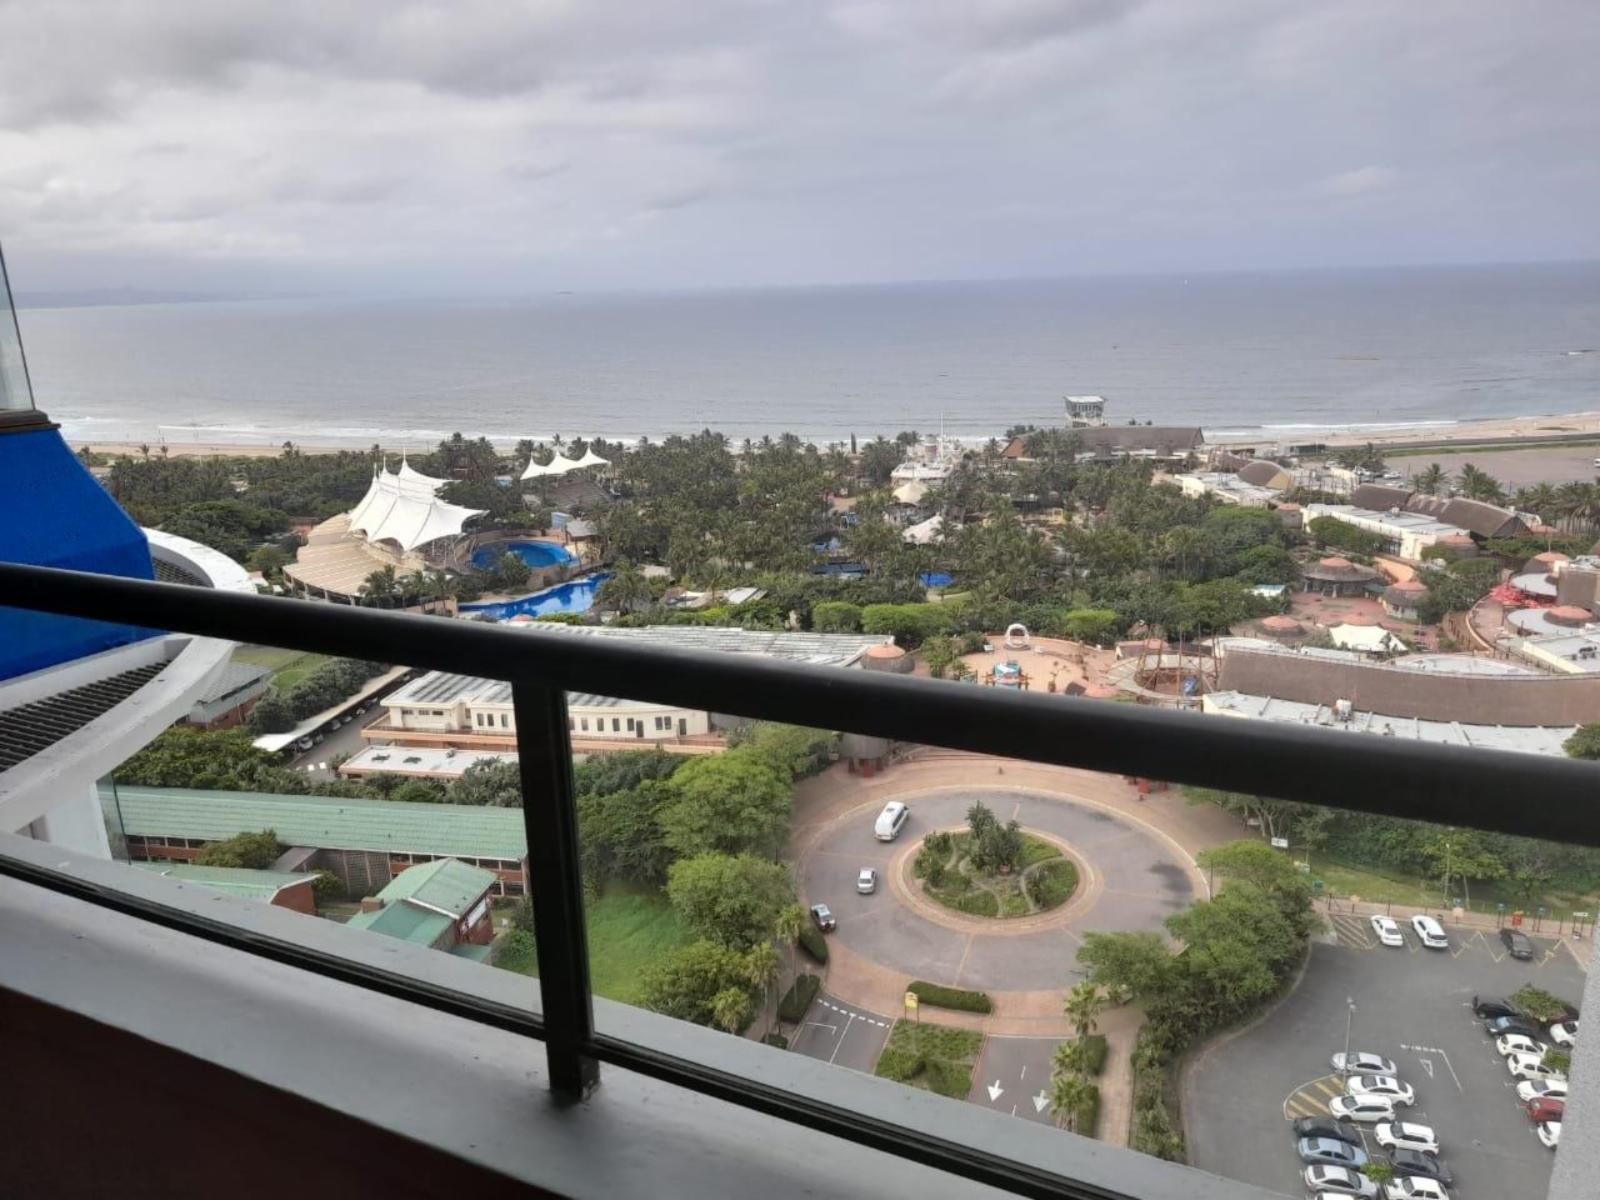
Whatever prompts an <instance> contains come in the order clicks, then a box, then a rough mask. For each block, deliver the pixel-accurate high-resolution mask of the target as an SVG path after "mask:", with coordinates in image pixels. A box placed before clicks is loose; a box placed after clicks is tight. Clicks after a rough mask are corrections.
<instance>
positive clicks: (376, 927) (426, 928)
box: [345, 903, 452, 946]
mask: <svg viewBox="0 0 1600 1200" xmlns="http://www.w3.org/2000/svg"><path fill="white" fill-rule="evenodd" d="M345 924H346V925H347V926H348V927H349V928H351V929H368V930H371V931H372V932H373V933H385V934H388V935H389V936H390V937H397V938H399V939H400V940H401V941H405V942H411V943H412V944H413V945H417V946H432V945H433V944H434V943H435V942H437V941H438V940H439V937H440V935H441V934H443V933H444V931H445V930H447V929H449V928H450V926H451V924H452V922H451V920H450V918H449V917H447V916H445V915H444V914H443V913H436V912H430V911H428V910H427V909H425V908H419V907H418V906H417V905H415V904H405V903H401V904H390V905H387V906H385V907H384V908H383V909H382V910H381V911H379V912H369V913H366V912H364V913H357V914H356V915H355V916H353V917H351V918H350V919H349V920H348V921H346V922H345Z"/></svg>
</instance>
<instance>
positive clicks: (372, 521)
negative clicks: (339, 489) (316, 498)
mask: <svg viewBox="0 0 1600 1200" xmlns="http://www.w3.org/2000/svg"><path fill="white" fill-rule="evenodd" d="M449 482H450V481H449V480H447V479H435V478H433V477H432V476H429V475H424V474H422V473H421V472H420V471H418V470H416V469H415V468H413V467H412V466H411V464H410V463H408V462H407V461H406V460H405V456H404V455H401V457H400V467H399V470H397V471H390V470H389V468H388V465H387V464H384V465H383V466H380V467H377V468H375V469H374V471H373V475H372V482H371V484H370V485H368V487H367V493H366V495H365V496H363V497H362V498H361V501H360V503H358V504H357V505H356V506H355V507H354V508H352V509H351V510H350V511H349V512H346V513H339V514H338V515H337V516H333V517H329V518H328V519H327V520H326V521H323V522H322V523H321V524H320V525H317V526H315V527H313V528H312V530H311V532H310V533H309V534H307V535H306V544H305V545H304V546H301V547H300V549H299V551H298V552H297V553H296V554H295V560H294V562H292V563H290V564H289V565H288V566H286V567H284V569H283V574H284V577H285V578H286V579H288V580H289V581H290V583H291V584H293V586H294V589H295V591H296V592H297V593H298V594H300V595H302V596H308V597H314V598H316V599H321V600H328V601H332V602H333V603H336V604H352V603H356V602H358V601H359V600H360V598H361V595H362V592H361V588H362V585H363V584H364V583H366V581H367V578H368V577H369V576H370V575H372V574H373V573H374V572H376V571H381V570H383V569H384V568H386V567H387V568H392V569H393V570H394V572H395V574H396V575H402V576H403V575H409V574H414V573H416V572H419V571H424V570H426V569H428V568H429V567H430V566H445V565H448V562H449V557H448V553H447V551H448V549H449V546H450V545H451V544H453V543H454V542H455V541H457V540H458V539H460V537H461V536H462V534H463V532H464V530H465V528H466V526H467V524H468V523H469V522H471V521H473V520H475V519H477V518H478V517H481V516H483V515H484V510H483V509H476V508H465V507H463V506H461V505H459V504H451V503H449V502H448V501H446V500H442V499H440V498H439V490H440V489H441V488H443V487H444V486H445V484H447V483H449Z"/></svg>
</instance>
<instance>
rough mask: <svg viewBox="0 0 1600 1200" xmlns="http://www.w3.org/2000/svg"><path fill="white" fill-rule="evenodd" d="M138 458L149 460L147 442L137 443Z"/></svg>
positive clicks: (148, 445)
mask: <svg viewBox="0 0 1600 1200" xmlns="http://www.w3.org/2000/svg"><path fill="white" fill-rule="evenodd" d="M139 457H140V458H143V459H149V457H150V443H149V442H140V443H139Z"/></svg>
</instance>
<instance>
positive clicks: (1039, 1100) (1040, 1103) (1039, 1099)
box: [1033, 1088, 1050, 1112]
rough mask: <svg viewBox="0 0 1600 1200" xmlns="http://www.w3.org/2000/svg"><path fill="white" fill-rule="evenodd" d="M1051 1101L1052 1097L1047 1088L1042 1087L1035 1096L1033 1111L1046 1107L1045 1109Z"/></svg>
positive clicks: (1042, 1109)
mask: <svg viewBox="0 0 1600 1200" xmlns="http://www.w3.org/2000/svg"><path fill="white" fill-rule="evenodd" d="M1049 1103H1050V1097H1049V1096H1048V1095H1046V1094H1045V1090H1044V1089H1043V1088H1040V1089H1039V1094H1038V1095H1037V1096H1035V1097H1034V1098H1033V1111H1034V1112H1043V1111H1044V1109H1045V1105H1047V1104H1049Z"/></svg>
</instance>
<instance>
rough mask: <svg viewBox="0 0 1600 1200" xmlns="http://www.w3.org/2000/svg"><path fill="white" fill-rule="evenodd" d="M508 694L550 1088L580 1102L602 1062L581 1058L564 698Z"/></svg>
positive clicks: (584, 997) (584, 957)
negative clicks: (512, 711) (513, 720)
mask: <svg viewBox="0 0 1600 1200" xmlns="http://www.w3.org/2000/svg"><path fill="white" fill-rule="evenodd" d="M511 696H512V703H513V706H514V708H515V710H516V719H517V759H518V762H519V766H520V770H521V775H522V813H523V824H524V825H525V827H526V828H527V831H528V866H529V875H530V879H529V892H530V894H531V895H532V897H533V928H534V936H535V937H536V938H537V940H538V943H539V991H540V995H541V996H542V997H543V1000H544V1031H545V1055H546V1060H547V1062H548V1064H549V1068H550V1088H551V1090H552V1091H554V1092H555V1093H556V1095H557V1097H558V1098H560V1099H563V1100H567V1101H574V1100H581V1099H583V1097H584V1096H586V1095H587V1094H588V1093H589V1091H590V1090H591V1089H592V1088H593V1087H594V1086H595V1085H596V1084H597V1083H599V1082H600V1064H599V1063H598V1062H596V1061H595V1060H594V1059H593V1058H591V1057H589V1056H588V1055H586V1054H584V1053H583V1047H584V1046H585V1045H586V1044H587V1043H588V1042H589V1041H590V1040H591V1039H592V1038H593V1036H594V1003H593V1001H592V999H591V997H590V992H589V942H588V937H587V935H586V933H585V929H584V923H583V867H582V863H581V862H580V860H579V857H578V802H577V796H576V794H575V792H574V790H573V785H572V743H571V740H570V739H569V738H568V736H567V696H566V693H565V692H563V691H560V690H559V689H557V688H550V687H545V686H543V685H541V684H537V683H529V682H526V681H516V682H513V683H512V685H511Z"/></svg>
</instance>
